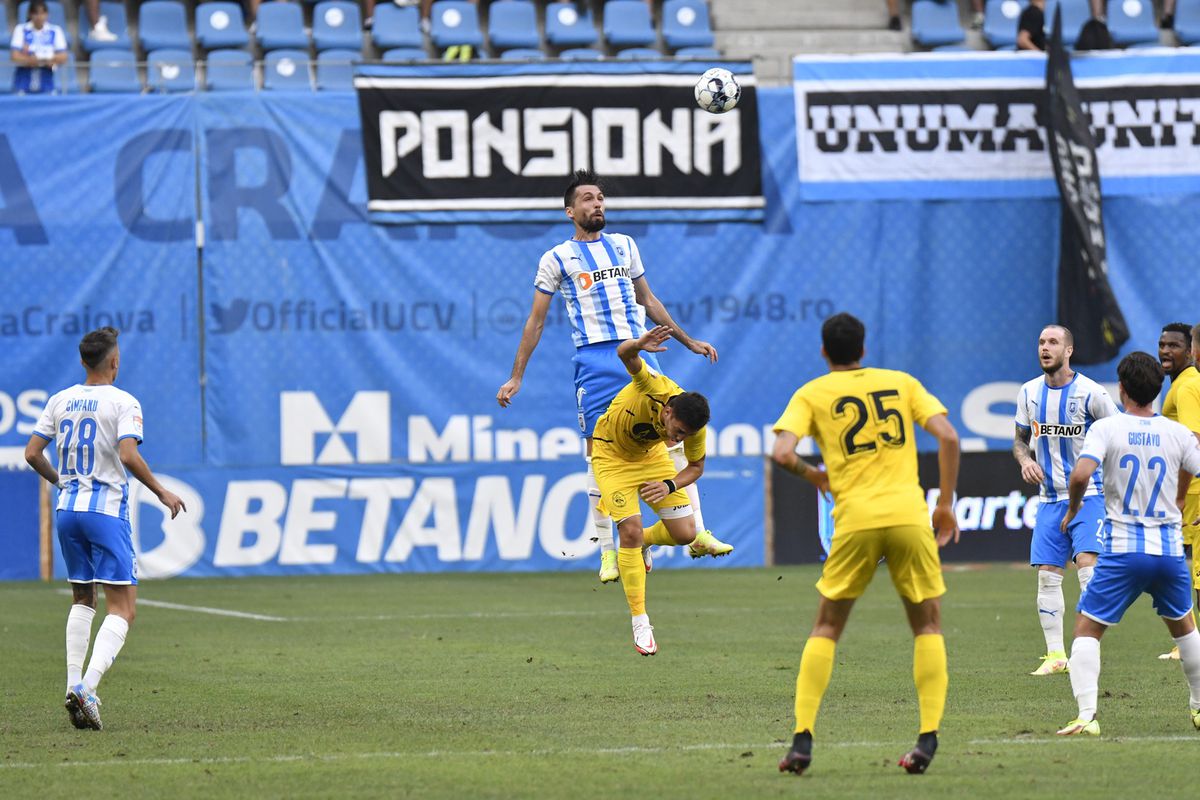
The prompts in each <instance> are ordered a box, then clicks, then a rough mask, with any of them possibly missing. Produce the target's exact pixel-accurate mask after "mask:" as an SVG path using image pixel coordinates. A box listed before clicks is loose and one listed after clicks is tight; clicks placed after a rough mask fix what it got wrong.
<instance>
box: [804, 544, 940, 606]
mask: <svg viewBox="0 0 1200 800" xmlns="http://www.w3.org/2000/svg"><path fill="white" fill-rule="evenodd" d="M880 558H886V559H887V566H888V572H890V573H891V575H892V584H893V585H894V586H895V587H896V591H897V592H898V593H899V595H900V596H901V597H903V598H904V599H905V600H908V601H909V602H910V603H920V602H921V601H923V600H928V599H930V598H932V597H941V596H942V595H943V594H945V593H946V583H945V581H943V580H942V563H941V560H940V559H939V558H938V550H937V542H936V541H935V540H934V538H933V529H932V528H930V527H929V526H928V525H896V526H894V527H891V528H870V529H867V530H858V531H836V532H835V533H834V535H833V548H832V551H831V552H830V553H829V558H827V559H826V560H825V568H824V569H823V570H821V579H820V580H819V581H817V591H818V592H820V593H821V594H822V595H823V596H825V597H827V598H829V599H830V600H851V599H854V598H857V597H861V596H862V593H863V592H865V591H866V589H867V584H869V583H870V582H871V578H873V577H874V576H875V567H876V566H878V564H879V559H880Z"/></svg>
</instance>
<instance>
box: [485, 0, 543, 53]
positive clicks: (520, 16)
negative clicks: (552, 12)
mask: <svg viewBox="0 0 1200 800" xmlns="http://www.w3.org/2000/svg"><path fill="white" fill-rule="evenodd" d="M488 40H489V41H490V42H491V43H492V49H493V50H496V51H497V52H502V51H504V50H511V49H513V48H514V47H537V46H538V45H539V44H541V37H540V36H539V35H538V27H537V9H536V8H534V6H533V3H527V2H525V0H497V2H495V3H492V4H491V5H490V6H488Z"/></svg>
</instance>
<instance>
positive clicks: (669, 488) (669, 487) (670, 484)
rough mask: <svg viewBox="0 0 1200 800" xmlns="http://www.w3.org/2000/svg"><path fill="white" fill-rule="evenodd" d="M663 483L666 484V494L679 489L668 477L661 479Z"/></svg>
mask: <svg viewBox="0 0 1200 800" xmlns="http://www.w3.org/2000/svg"><path fill="white" fill-rule="evenodd" d="M663 483H665V484H666V485H667V494H674V493H675V492H676V491H678V489H679V487H678V486H676V485H675V481H673V480H671V479H670V478H667V479H666V480H665V481H663Z"/></svg>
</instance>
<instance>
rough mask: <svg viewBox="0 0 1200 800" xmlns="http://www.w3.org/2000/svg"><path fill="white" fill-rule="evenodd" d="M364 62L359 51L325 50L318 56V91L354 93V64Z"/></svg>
mask: <svg viewBox="0 0 1200 800" xmlns="http://www.w3.org/2000/svg"><path fill="white" fill-rule="evenodd" d="M355 61H362V53H361V52H360V51H358V50H323V51H322V52H320V53H318V54H317V91H318V92H352V91H354V66H353V65H354V62H355Z"/></svg>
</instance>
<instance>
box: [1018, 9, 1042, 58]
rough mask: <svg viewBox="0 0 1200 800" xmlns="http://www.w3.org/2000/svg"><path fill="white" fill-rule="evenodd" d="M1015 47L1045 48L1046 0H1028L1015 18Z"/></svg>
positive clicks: (1028, 48)
mask: <svg viewBox="0 0 1200 800" xmlns="http://www.w3.org/2000/svg"><path fill="white" fill-rule="evenodd" d="M1017 49H1018V50H1045V49H1046V0H1029V5H1028V6H1026V8H1025V10H1024V11H1022V12H1021V16H1020V18H1019V19H1017Z"/></svg>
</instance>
